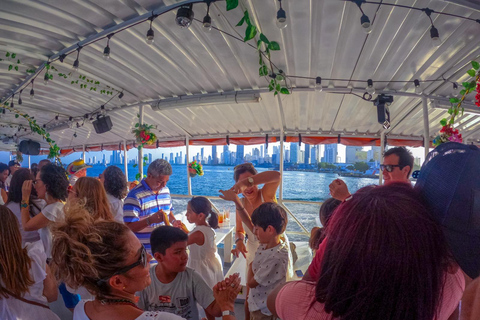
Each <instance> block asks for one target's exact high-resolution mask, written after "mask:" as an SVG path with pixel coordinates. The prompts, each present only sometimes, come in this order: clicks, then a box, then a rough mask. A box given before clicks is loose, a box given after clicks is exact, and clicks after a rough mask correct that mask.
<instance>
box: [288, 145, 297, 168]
mask: <svg viewBox="0 0 480 320" xmlns="http://www.w3.org/2000/svg"><path fill="white" fill-rule="evenodd" d="M290 162H291V163H298V144H297V143H296V142H292V143H290Z"/></svg>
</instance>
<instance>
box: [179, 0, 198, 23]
mask: <svg viewBox="0 0 480 320" xmlns="http://www.w3.org/2000/svg"><path fill="white" fill-rule="evenodd" d="M192 8H193V4H192V3H190V4H186V5H183V6H180V8H179V9H178V11H177V16H176V17H175V22H176V23H177V25H178V26H180V27H181V28H188V27H190V25H191V24H192V21H193V17H194V16H195V15H194V13H193V10H192Z"/></svg>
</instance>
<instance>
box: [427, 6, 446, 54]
mask: <svg viewBox="0 0 480 320" xmlns="http://www.w3.org/2000/svg"><path fill="white" fill-rule="evenodd" d="M422 11H423V12H425V14H426V15H427V17H428V19H430V24H431V25H432V27H431V28H430V38H431V39H432V43H433V45H434V46H435V47H439V46H440V45H441V44H442V40H441V39H440V35H439V33H438V29H437V28H435V26H434V25H433V20H432V13H434V12H435V11H433V10H432V9H429V8H425V9H422Z"/></svg>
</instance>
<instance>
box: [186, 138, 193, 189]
mask: <svg viewBox="0 0 480 320" xmlns="http://www.w3.org/2000/svg"><path fill="white" fill-rule="evenodd" d="M189 145H190V139H189V137H188V135H186V139H185V147H186V154H187V163H186V165H187V184H188V195H189V196H191V195H192V178H190V172H189V171H188V162H189V161H190V148H189Z"/></svg>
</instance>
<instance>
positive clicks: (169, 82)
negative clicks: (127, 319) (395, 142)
mask: <svg viewBox="0 0 480 320" xmlns="http://www.w3.org/2000/svg"><path fill="white" fill-rule="evenodd" d="M468 1H469V0H458V1H448V2H447V1H440V0H431V1H426V0H423V1H422V0H419V1H414V0H401V1H400V0H399V1H392V0H387V1H384V3H397V4H402V5H409V6H414V7H417V8H426V7H428V8H431V9H433V10H435V11H437V12H446V13H451V14H456V15H460V16H464V17H470V18H473V19H480V12H479V8H478V6H477V8H475V7H474V6H470V7H469V3H468ZM455 2H456V3H455ZM178 3H180V1H173V0H164V1H153V0H135V1H134V0H121V1H120V0H103V1H102V0H101V1H80V0H78V1H63V0H44V1H29V0H15V1H14V0H2V5H1V7H0V58H4V57H2V56H5V54H6V52H14V53H16V55H17V57H16V58H18V59H20V60H21V65H19V71H15V70H11V71H8V66H9V65H10V64H12V61H8V60H6V59H4V61H0V97H7V96H9V95H10V94H11V93H12V91H13V90H15V91H16V92H17V94H16V98H15V107H16V108H18V109H19V110H22V112H27V113H28V114H30V115H34V116H35V119H36V120H37V123H39V124H42V125H43V124H47V126H49V127H50V126H52V125H54V124H55V120H54V118H55V116H56V115H57V114H58V115H59V122H60V123H62V121H66V120H68V118H69V117H70V116H73V117H78V118H81V117H82V116H83V115H84V114H86V113H91V112H93V111H95V110H98V109H99V107H100V106H101V105H103V104H105V103H106V102H107V101H108V100H109V99H110V98H111V96H106V95H102V94H100V93H99V90H101V89H106V86H110V87H113V88H115V89H117V90H119V91H124V93H125V95H124V97H123V99H121V100H119V99H117V98H114V99H112V100H111V101H109V102H108V103H107V104H106V109H107V110H108V114H109V115H110V116H111V118H112V122H113V129H112V130H111V131H110V132H108V133H104V134H96V133H95V131H94V130H93V127H92V125H91V124H89V123H85V125H83V126H81V127H80V128H76V126H74V128H72V129H70V128H69V129H64V130H59V131H54V132H52V133H51V135H52V138H53V139H54V140H55V141H56V143H57V144H58V145H59V146H60V147H62V148H66V147H70V146H76V147H79V146H82V145H99V144H106V143H118V142H122V141H124V140H127V142H128V141H132V140H133V139H134V137H133V135H132V133H131V129H132V127H133V126H134V124H135V123H136V122H137V118H136V114H137V113H138V110H139V109H138V105H139V104H145V105H146V106H145V107H144V121H145V122H146V123H149V124H154V125H158V128H159V130H161V131H160V132H159V134H158V137H159V139H160V140H176V139H177V140H179V139H185V137H186V136H188V137H190V138H192V139H195V138H206V137H225V136H226V135H227V134H228V135H230V136H235V135H256V134H259V133H269V134H272V135H279V132H280V130H284V131H286V132H287V135H288V134H296V132H297V131H298V132H299V133H304V134H307V132H308V133H310V134H312V135H313V134H315V135H318V134H319V133H320V134H321V135H328V134H331V135H337V134H339V133H341V134H343V135H351V134H355V135H367V136H371V137H379V136H380V133H381V131H382V130H383V129H382V126H381V125H380V124H378V123H377V115H376V108H375V107H374V106H373V103H372V102H371V101H364V100H362V99H361V98H359V97H358V96H356V95H352V94H349V93H348V92H349V90H348V89H354V90H353V92H354V93H357V94H360V95H362V92H363V91H364V88H365V83H364V82H363V81H364V80H366V79H369V78H371V79H373V81H374V86H375V88H376V89H377V91H381V90H384V91H385V92H398V93H400V94H401V93H405V92H407V93H413V92H414V85H413V80H414V79H419V80H420V81H423V80H438V79H442V78H445V79H447V80H448V81H455V82H458V83H461V82H462V81H466V80H467V79H468V76H467V75H466V73H465V72H466V70H468V69H469V63H470V61H471V60H473V59H477V60H478V58H479V56H480V37H479V36H478V35H479V34H480V24H479V23H476V22H474V21H467V20H463V19H460V18H456V17H451V16H443V15H436V14H432V18H433V22H434V24H435V26H436V27H437V29H438V30H439V32H440V37H441V39H442V44H441V46H440V47H434V46H433V45H432V42H431V39H430V31H429V30H430V22H429V20H428V18H427V16H426V15H425V14H424V13H423V12H419V11H415V10H409V9H404V8H398V7H391V6H378V5H374V4H363V6H362V8H363V10H364V11H365V13H366V14H367V15H368V16H369V17H370V20H371V21H372V22H373V31H372V33H371V34H369V35H367V34H365V33H364V32H363V31H362V28H361V26H360V17H361V13H360V11H359V9H358V7H357V6H356V5H355V4H353V3H351V2H349V1H339V0H295V1H293V0H283V1H282V4H283V7H284V9H285V11H286V12H287V18H288V27H287V28H285V29H278V28H277V27H276V25H275V16H276V11H277V6H278V1H276V0H262V1H258V0H257V1H254V0H240V8H239V9H235V10H232V11H229V12H226V11H225V2H224V1H218V2H215V3H213V4H212V6H211V9H210V15H211V16H212V19H213V25H214V26H215V27H216V28H218V29H220V30H222V31H224V32H225V33H223V32H219V31H217V30H212V31H211V32H210V33H205V32H203V31H202V29H203V28H202V25H201V23H200V22H199V21H194V23H193V24H192V26H191V27H190V28H189V29H181V28H179V27H178V26H177V25H176V24H175V22H174V19H175V14H176V10H172V11H170V12H166V13H165V14H163V15H161V16H159V17H157V18H156V19H155V20H154V22H153V29H154V31H155V41H154V43H153V45H152V46H149V45H147V44H146V43H145V34H146V32H147V30H148V28H149V22H148V21H146V22H142V23H139V24H137V25H135V26H133V27H131V28H128V29H126V30H124V31H122V32H119V33H117V34H115V35H114V36H113V38H112V39H111V40H110V48H111V58H110V59H109V60H108V61H105V60H103V59H102V52H103V49H104V47H105V45H106V42H107V40H106V39H102V40H99V41H97V42H95V43H93V44H91V45H88V46H85V47H83V48H82V49H81V51H80V58H79V61H80V68H79V70H78V71H77V72H76V73H75V74H74V75H73V76H71V77H70V78H67V79H63V78H60V77H58V76H56V74H55V75H54V79H53V81H50V83H49V84H48V85H47V86H45V85H44V84H43V74H44V71H42V72H41V73H40V74H39V76H38V78H37V79H36V81H35V83H34V89H35V99H33V100H32V99H30V97H29V95H28V92H29V91H30V88H31V86H28V87H27V88H25V89H24V91H23V94H22V100H23V104H22V105H21V106H20V105H18V103H17V98H18V91H19V89H21V88H22V87H19V85H20V84H21V83H22V82H23V81H24V80H25V79H28V78H27V77H28V74H27V73H26V72H25V71H26V69H30V68H38V67H40V66H42V65H43V64H44V63H45V62H46V61H47V60H48V59H49V58H51V57H53V56H55V55H56V54H57V53H59V52H60V51H62V50H64V49H65V48H68V47H71V46H73V45H75V44H76V43H78V42H79V41H82V40H85V39H89V38H90V37H94V36H95V35H96V34H98V33H100V32H103V31H104V30H108V29H109V28H114V27H115V26H117V25H119V24H121V23H125V22H128V21H130V20H132V19H139V17H142V16H143V15H147V16H148V15H149V12H152V11H153V10H159V9H161V8H165V7H168V6H171V5H175V4H178ZM243 10H248V11H249V12H250V16H251V18H252V22H253V23H254V24H256V25H257V26H258V27H259V29H260V31H261V32H263V33H264V34H265V35H266V36H267V37H268V38H269V39H270V40H275V41H277V42H279V44H280V46H281V50H280V51H276V52H272V62H273V63H274V64H275V66H277V67H278V68H279V69H282V70H284V71H285V73H286V74H287V75H291V76H301V77H311V78H315V77H317V76H321V77H322V78H323V79H327V78H330V79H347V80H349V81H339V80H330V81H327V80H323V81H322V84H323V85H324V86H325V87H327V86H329V88H330V91H329V92H325V91H323V92H320V93H318V92H315V91H314V90H313V87H314V84H315V81H314V80H312V79H301V78H294V77H290V78H288V81H287V83H288V86H289V87H291V88H292V94H290V95H281V96H279V97H275V96H274V95H273V93H271V92H268V79H266V78H264V77H260V76H259V75H258V68H259V65H258V53H257V52H256V50H255V49H254V48H252V46H249V45H248V44H246V43H243V42H242V41H238V40H237V39H235V38H234V37H232V36H235V37H237V38H242V37H243V34H244V29H245V26H242V27H235V25H236V24H237V22H238V21H239V20H240V19H241V17H242V11H243ZM194 12H195V18H196V19H199V20H202V19H203V16H204V15H205V14H206V4H205V3H196V4H194ZM227 33H228V34H230V35H232V36H230V35H228V34H227ZM257 39H258V35H257V38H255V40H252V41H250V43H251V44H253V46H254V47H255V44H256V40H257ZM75 58H76V52H74V53H72V54H70V55H68V57H67V58H66V59H65V60H64V62H63V63H61V62H60V61H58V60H56V61H55V62H53V63H52V65H53V66H54V67H55V68H56V69H58V72H60V73H68V72H70V71H71V68H72V64H73V62H74V60H75ZM80 75H81V76H86V78H88V79H94V80H96V81H100V83H101V84H100V86H99V87H98V90H97V92H95V91H90V90H89V89H88V88H87V89H80V85H79V84H80V83H81V81H80V83H79V84H74V85H72V84H71V82H72V81H76V80H78V79H79V77H80ZM355 80H362V81H355ZM379 81H384V82H379ZM392 81H403V83H401V82H392ZM406 81H408V83H406ZM448 81H446V82H443V81H442V82H429V83H425V82H423V83H422V86H423V88H424V93H425V94H428V95H429V96H438V97H444V98H448V97H449V96H451V94H452V83H450V82H448ZM355 89H358V90H355ZM108 90H109V89H108ZM234 91H236V92H240V93H241V92H243V91H245V92H259V93H260V95H261V97H262V99H261V101H260V102H259V103H239V104H236V103H231V104H218V105H217V104H210V105H201V106H195V105H192V106H187V107H181V108H168V109H165V110H163V111H153V110H152V109H151V108H150V106H149V105H150V103H151V102H155V101H156V100H158V99H167V100H172V99H175V98H179V97H185V96H192V97H208V96H211V95H212V94H217V93H221V92H224V93H231V92H234ZM472 100H474V93H473V94H470V95H469V96H468V97H467V103H466V104H465V106H466V109H467V110H469V109H472V110H474V104H473V103H472ZM2 101H3V99H2ZM152 104H153V103H152ZM435 105H438V103H432V104H429V107H428V108H429V109H428V113H429V130H430V136H431V137H433V136H435V134H436V132H437V131H438V130H439V129H440V125H439V121H440V119H441V118H442V117H445V116H446V115H447V112H446V110H444V109H439V108H435V107H434V106H435ZM390 113H391V118H392V119H391V120H392V121H391V122H392V126H391V128H390V129H389V130H388V131H387V133H388V135H389V136H391V137H397V138H404V139H421V138H422V136H423V133H424V126H423V111H422V99H421V97H418V96H395V101H394V103H393V104H392V105H391V106H390ZM479 120H480V117H479V115H475V114H469V113H466V114H464V115H463V116H462V117H460V118H459V126H460V128H461V129H462V133H463V135H464V136H466V137H468V139H469V141H471V142H478V141H479V139H480V121H479ZM79 123H80V124H81V123H82V121H79ZM18 125H20V126H22V128H26V127H28V125H27V122H26V121H25V120H24V119H22V118H15V117H14V115H13V114H12V113H10V112H7V113H6V114H5V115H2V116H1V118H0V132H1V136H13V135H15V134H16V135H17V137H18V138H19V139H20V140H21V139H27V138H29V139H33V140H37V141H41V138H40V137H39V136H38V135H35V134H31V133H30V132H29V129H27V131H24V130H23V129H22V130H21V131H18V129H17V127H18ZM10 126H12V127H13V128H10ZM74 133H76V135H77V137H74ZM42 145H43V146H46V143H45V142H42ZM12 148H14V147H13V144H10V145H7V144H3V143H0V149H4V150H5V149H12Z"/></svg>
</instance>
